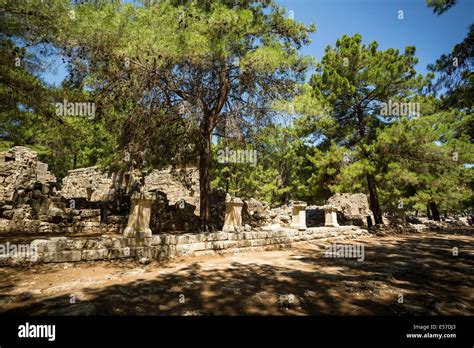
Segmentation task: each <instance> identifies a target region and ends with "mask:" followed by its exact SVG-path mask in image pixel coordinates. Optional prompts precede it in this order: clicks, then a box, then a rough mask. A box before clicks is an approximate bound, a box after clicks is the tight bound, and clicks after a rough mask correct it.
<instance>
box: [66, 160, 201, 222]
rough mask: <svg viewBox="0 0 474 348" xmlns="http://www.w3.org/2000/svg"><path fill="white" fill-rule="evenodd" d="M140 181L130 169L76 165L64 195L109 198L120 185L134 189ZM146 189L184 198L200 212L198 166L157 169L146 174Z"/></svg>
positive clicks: (173, 199)
mask: <svg viewBox="0 0 474 348" xmlns="http://www.w3.org/2000/svg"><path fill="white" fill-rule="evenodd" d="M136 181H137V179H136V175H131V174H129V173H124V174H110V173H107V171H105V170H101V169H99V168H97V167H89V168H80V169H74V170H70V171H69V172H68V175H67V176H66V177H65V178H64V179H63V182H62V189H61V195H62V196H64V197H65V198H86V199H88V200H90V201H93V202H97V201H105V200H107V199H111V198H112V197H113V193H114V191H117V190H118V189H120V188H122V189H124V190H125V191H130V190H131V187H132V186H133V183H134V182H136ZM144 190H145V191H147V192H151V191H157V192H163V193H164V194H166V197H167V200H168V202H169V204H170V205H174V204H176V203H177V202H178V201H179V200H181V199H184V200H185V201H186V202H187V203H189V204H192V205H194V206H195V207H196V209H195V214H197V215H199V173H198V171H197V169H196V168H190V169H187V170H175V171H173V170H172V169H171V168H165V169H163V170H153V171H152V172H151V173H150V174H148V175H147V176H146V177H145V187H144Z"/></svg>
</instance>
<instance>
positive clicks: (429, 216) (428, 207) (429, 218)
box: [426, 203, 431, 220]
mask: <svg viewBox="0 0 474 348" xmlns="http://www.w3.org/2000/svg"><path fill="white" fill-rule="evenodd" d="M426 217H427V218H428V220H431V210H430V204H429V203H428V204H427V205H426Z"/></svg>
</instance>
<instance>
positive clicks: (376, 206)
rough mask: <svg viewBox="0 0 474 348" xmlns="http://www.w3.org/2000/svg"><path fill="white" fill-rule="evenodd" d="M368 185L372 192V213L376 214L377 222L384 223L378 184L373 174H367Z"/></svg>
mask: <svg viewBox="0 0 474 348" xmlns="http://www.w3.org/2000/svg"><path fill="white" fill-rule="evenodd" d="M367 185H368V187H369V193H370V210H372V213H373V214H374V220H375V224H376V225H377V224H382V223H383V221H382V211H381V210H380V203H379V196H378V193H377V184H376V182H375V177H374V175H373V174H367Z"/></svg>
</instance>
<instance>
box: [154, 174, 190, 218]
mask: <svg viewBox="0 0 474 348" xmlns="http://www.w3.org/2000/svg"><path fill="white" fill-rule="evenodd" d="M145 191H159V192H163V193H165V194H166V197H167V199H168V201H169V204H170V205H174V204H176V203H177V202H178V201H179V200H181V199H184V200H185V201H186V202H187V203H189V204H191V205H194V206H195V207H196V209H195V214H196V215H198V216H199V171H198V170H197V168H189V169H186V170H175V171H173V170H172V169H171V168H166V169H163V170H154V171H152V172H151V173H150V174H148V175H147V176H146V177H145Z"/></svg>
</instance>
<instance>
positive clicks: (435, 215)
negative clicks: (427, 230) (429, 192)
mask: <svg viewBox="0 0 474 348" xmlns="http://www.w3.org/2000/svg"><path fill="white" fill-rule="evenodd" d="M429 206H430V209H431V213H432V214H433V220H434V221H440V218H439V211H438V206H437V205H436V202H434V201H433V202H430V203H429Z"/></svg>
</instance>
